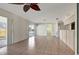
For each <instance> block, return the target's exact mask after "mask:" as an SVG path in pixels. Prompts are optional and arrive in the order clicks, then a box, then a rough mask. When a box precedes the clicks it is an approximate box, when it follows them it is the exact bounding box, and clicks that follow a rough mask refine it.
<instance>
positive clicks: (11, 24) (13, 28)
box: [0, 9, 29, 44]
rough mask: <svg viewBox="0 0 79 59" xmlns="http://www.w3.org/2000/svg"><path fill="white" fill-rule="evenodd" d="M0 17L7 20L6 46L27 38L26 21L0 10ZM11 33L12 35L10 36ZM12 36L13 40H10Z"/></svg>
mask: <svg viewBox="0 0 79 59" xmlns="http://www.w3.org/2000/svg"><path fill="white" fill-rule="evenodd" d="M0 16H4V17H7V18H8V33H7V35H8V37H7V39H8V44H12V43H15V42H18V41H21V40H24V39H27V38H28V23H29V21H26V19H24V18H21V17H20V16H17V15H15V14H12V13H10V12H7V11H5V10H3V9H0ZM12 33H13V35H12ZM12 36H13V39H12Z"/></svg>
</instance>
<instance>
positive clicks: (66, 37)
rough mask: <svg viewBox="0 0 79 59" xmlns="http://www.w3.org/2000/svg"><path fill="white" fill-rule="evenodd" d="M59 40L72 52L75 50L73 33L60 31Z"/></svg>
mask: <svg viewBox="0 0 79 59" xmlns="http://www.w3.org/2000/svg"><path fill="white" fill-rule="evenodd" d="M60 40H62V41H63V42H64V43H65V44H66V45H67V46H69V47H70V48H71V49H72V50H75V31H74V30H60Z"/></svg>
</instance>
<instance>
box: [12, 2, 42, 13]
mask: <svg viewBox="0 0 79 59" xmlns="http://www.w3.org/2000/svg"><path fill="white" fill-rule="evenodd" d="M11 4H15V5H24V6H23V11H24V12H27V11H28V10H29V9H30V8H32V9H33V10H35V11H40V10H41V9H40V8H39V6H38V3H11Z"/></svg>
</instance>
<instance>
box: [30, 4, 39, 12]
mask: <svg viewBox="0 0 79 59" xmlns="http://www.w3.org/2000/svg"><path fill="white" fill-rule="evenodd" d="M30 7H31V8H32V9H34V10H36V11H40V8H39V6H38V5H37V4H31V5H30Z"/></svg>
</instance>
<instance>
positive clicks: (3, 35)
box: [0, 16, 7, 48]
mask: <svg viewBox="0 0 79 59" xmlns="http://www.w3.org/2000/svg"><path fill="white" fill-rule="evenodd" d="M5 46H7V18H6V17H3V16H0V48H3V47H5Z"/></svg>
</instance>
